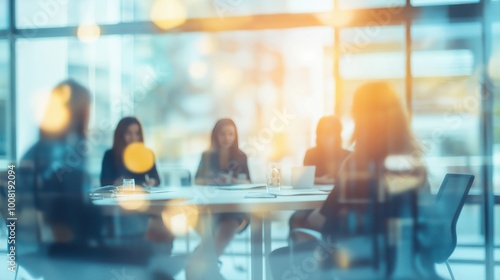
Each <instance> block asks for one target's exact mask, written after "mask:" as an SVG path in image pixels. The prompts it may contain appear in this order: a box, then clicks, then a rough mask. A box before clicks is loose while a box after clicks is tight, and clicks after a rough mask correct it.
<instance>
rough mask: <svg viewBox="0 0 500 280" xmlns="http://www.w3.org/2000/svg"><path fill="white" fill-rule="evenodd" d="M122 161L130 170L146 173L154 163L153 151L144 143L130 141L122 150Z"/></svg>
mask: <svg viewBox="0 0 500 280" xmlns="http://www.w3.org/2000/svg"><path fill="white" fill-rule="evenodd" d="M123 163H124V165H125V167H126V168H127V169H128V170H129V171H131V172H134V173H146V172H148V171H149V170H151V168H153V165H154V164H155V159H154V154H153V151H151V150H150V149H148V148H147V147H146V146H145V145H144V143H141V142H137V143H132V144H130V145H128V146H127V147H126V148H125V151H124V152H123Z"/></svg>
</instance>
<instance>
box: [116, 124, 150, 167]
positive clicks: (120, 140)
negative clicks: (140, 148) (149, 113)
mask: <svg viewBox="0 0 500 280" xmlns="http://www.w3.org/2000/svg"><path fill="white" fill-rule="evenodd" d="M133 124H137V125H138V126H139V138H140V140H139V141H140V142H144V134H143V131H142V125H141V122H140V121H139V120H138V119H137V118H136V117H125V118H123V119H121V120H120V122H118V125H117V126H116V129H115V134H114V136H113V156H114V158H115V163H121V162H122V157H123V151H124V150H125V148H126V146H127V143H125V132H126V131H127V129H128V127H129V126H131V125H133Z"/></svg>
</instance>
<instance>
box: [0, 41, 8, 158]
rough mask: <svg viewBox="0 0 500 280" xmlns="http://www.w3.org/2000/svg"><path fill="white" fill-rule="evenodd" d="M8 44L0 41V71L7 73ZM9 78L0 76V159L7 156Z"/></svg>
mask: <svg viewBox="0 0 500 280" xmlns="http://www.w3.org/2000/svg"><path fill="white" fill-rule="evenodd" d="M8 47H9V45H8V42H7V41H6V40H0V71H1V72H2V73H8V72H9V64H8V63H9V52H8ZM8 79H9V76H8V75H5V74H4V75H0V159H5V158H6V156H7V135H8V133H7V119H8V117H7V102H8V92H9V83H8V82H9V80H8Z"/></svg>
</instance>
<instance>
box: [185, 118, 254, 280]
mask: <svg viewBox="0 0 500 280" xmlns="http://www.w3.org/2000/svg"><path fill="white" fill-rule="evenodd" d="M195 178H196V184H198V185H207V187H210V186H216V185H228V184H238V183H240V184H241V183H250V173H249V171H248V163H247V156H246V155H245V153H244V152H243V151H241V150H240V149H239V147H238V132H237V128H236V124H235V123H234V121H233V120H231V119H221V120H219V121H217V123H216V124H215V126H214V128H213V130H212V135H211V144H210V150H208V151H205V152H204V153H203V154H202V157H201V160H200V164H199V167H198V171H197V172H196V177H195ZM207 218H210V219H211V222H212V223H211V225H210V226H211V229H212V232H211V233H210V234H207V233H206V232H203V231H204V229H203V225H200V224H199V225H198V226H197V227H198V229H197V230H198V231H202V235H203V236H208V237H209V238H208V239H207V240H204V239H202V241H201V243H200V245H199V246H198V248H197V249H196V250H195V252H193V255H192V258H191V261H190V264H189V265H188V269H186V277H187V279H207V275H210V276H209V278H210V279H223V277H222V275H220V273H219V271H218V261H217V260H218V258H219V257H220V256H221V255H222V253H223V252H224V250H225V249H226V247H227V245H228V244H229V242H230V241H231V240H232V239H233V237H234V235H235V234H236V233H238V232H241V231H243V230H244V229H245V228H246V227H247V225H248V223H249V217H248V216H247V215H246V214H243V213H220V214H214V215H211V217H207ZM200 227H201V228H200ZM206 273H209V274H206Z"/></svg>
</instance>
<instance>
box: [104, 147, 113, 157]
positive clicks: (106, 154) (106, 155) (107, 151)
mask: <svg viewBox="0 0 500 280" xmlns="http://www.w3.org/2000/svg"><path fill="white" fill-rule="evenodd" d="M112 157H113V149H108V150H106V151H105V152H104V157H103V158H112Z"/></svg>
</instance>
